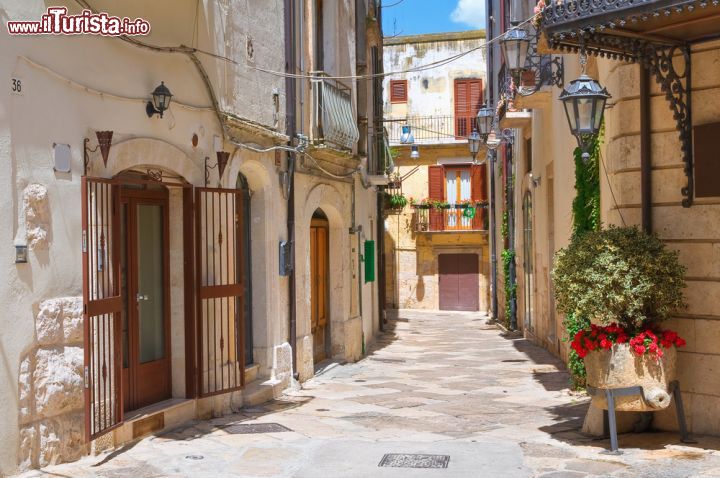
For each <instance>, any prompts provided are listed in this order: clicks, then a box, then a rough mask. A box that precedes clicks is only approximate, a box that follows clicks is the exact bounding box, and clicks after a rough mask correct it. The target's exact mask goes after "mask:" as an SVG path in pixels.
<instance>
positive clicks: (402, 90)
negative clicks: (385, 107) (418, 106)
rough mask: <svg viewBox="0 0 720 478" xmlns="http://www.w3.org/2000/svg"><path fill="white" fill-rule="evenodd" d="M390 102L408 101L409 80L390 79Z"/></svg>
mask: <svg viewBox="0 0 720 478" xmlns="http://www.w3.org/2000/svg"><path fill="white" fill-rule="evenodd" d="M390 103H407V80H391V81H390Z"/></svg>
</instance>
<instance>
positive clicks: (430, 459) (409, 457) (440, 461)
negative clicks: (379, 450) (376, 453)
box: [378, 453, 450, 468]
mask: <svg viewBox="0 0 720 478" xmlns="http://www.w3.org/2000/svg"><path fill="white" fill-rule="evenodd" d="M449 463H450V455H421V454H409V453H388V454H387V455H385V456H383V458H382V460H380V463H378V466H379V467H393V468H447V467H448V464H449Z"/></svg>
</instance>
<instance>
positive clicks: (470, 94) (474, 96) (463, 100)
mask: <svg viewBox="0 0 720 478" xmlns="http://www.w3.org/2000/svg"><path fill="white" fill-rule="evenodd" d="M482 100H483V85H482V80H481V79H479V78H476V79H465V80H455V135H456V136H458V137H465V136H469V135H470V133H472V130H473V128H475V127H477V119H476V118H477V114H478V112H479V111H480V107H481V106H482Z"/></svg>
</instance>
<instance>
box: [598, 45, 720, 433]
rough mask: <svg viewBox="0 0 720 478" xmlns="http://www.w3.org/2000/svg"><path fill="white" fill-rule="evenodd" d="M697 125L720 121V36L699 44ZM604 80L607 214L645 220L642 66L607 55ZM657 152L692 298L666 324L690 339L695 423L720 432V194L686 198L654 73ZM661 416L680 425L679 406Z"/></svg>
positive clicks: (685, 374) (657, 175)
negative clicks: (687, 204)
mask: <svg viewBox="0 0 720 478" xmlns="http://www.w3.org/2000/svg"><path fill="white" fill-rule="evenodd" d="M692 52H693V53H692V80H693V84H692V87H693V98H692V101H693V104H692V108H693V109H692V118H693V125H700V124H705V123H714V122H719V121H720V80H719V79H718V76H717V72H718V69H719V68H720V42H717V41H715V42H709V43H702V44H698V45H695V46H694V47H693V49H692ZM600 74H601V76H600V81H601V82H602V83H603V84H605V85H607V88H608V90H609V91H610V92H611V93H612V95H613V104H612V108H611V109H609V110H608V112H607V113H606V149H605V151H606V162H607V167H608V170H609V171H608V172H609V177H610V185H611V187H612V193H614V195H615V198H616V202H615V201H613V199H612V197H613V196H612V194H611V191H610V189H609V188H608V187H607V186H606V183H605V181H601V183H602V185H603V190H602V201H603V221H604V222H606V223H612V224H622V223H623V222H624V223H626V224H628V225H633V224H635V225H639V224H640V131H639V130H640V116H639V89H638V86H637V85H638V78H639V76H638V75H639V67H638V66H637V65H635V64H622V63H618V62H608V61H604V62H601V63H600ZM650 103H651V106H650V107H651V116H652V118H651V131H652V134H651V152H652V153H651V154H652V195H651V197H652V199H651V201H652V222H653V231H654V232H655V233H657V234H658V235H659V236H660V238H661V239H662V240H663V241H664V242H665V243H666V244H667V246H668V247H669V248H671V249H675V250H677V251H679V253H680V261H681V262H682V263H683V264H684V265H685V266H686V267H687V273H686V277H685V279H686V281H687V288H686V289H685V301H686V302H687V304H688V307H687V309H685V310H681V311H679V312H678V313H677V314H676V315H675V318H673V319H672V320H670V321H669V322H668V323H667V324H665V325H664V326H665V327H668V328H672V329H674V330H676V331H677V332H678V333H679V334H680V335H681V336H682V337H683V338H684V339H685V340H686V341H687V346H686V347H683V348H681V349H679V350H678V378H679V381H680V388H681V391H682V393H683V400H684V405H685V409H686V412H685V413H686V415H687V419H688V425H689V427H690V430H691V431H692V432H694V433H703V434H704V433H707V434H714V435H717V434H720V421H719V420H718V410H720V376H719V375H718V374H717V370H718V368H720V353H718V346H717V343H718V338H720V304H719V303H718V300H717V298H718V295H719V294H720V228H719V227H718V224H720V222H719V221H720V198H703V199H696V200H695V202H694V205H693V206H692V207H691V208H689V209H687V208H683V207H682V204H681V200H682V195H681V193H680V189H681V187H683V186H684V185H685V184H686V178H685V176H684V174H683V163H682V155H681V150H680V142H679V137H678V134H677V131H676V125H675V121H674V120H673V116H672V112H671V111H670V108H669V104H668V102H667V100H666V99H665V95H664V93H662V92H661V91H660V88H659V85H658V84H657V83H656V82H655V81H654V80H651V98H650ZM655 415H656V417H655V421H654V424H655V425H656V426H658V427H660V428H664V429H675V428H676V427H677V424H676V420H675V417H674V412H673V409H672V407H671V408H670V409H669V410H667V411H664V412H662V413H656V414H655Z"/></svg>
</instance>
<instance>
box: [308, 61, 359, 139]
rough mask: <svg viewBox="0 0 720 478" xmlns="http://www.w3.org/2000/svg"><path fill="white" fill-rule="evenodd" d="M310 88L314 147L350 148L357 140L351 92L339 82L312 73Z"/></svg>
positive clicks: (319, 73)
mask: <svg viewBox="0 0 720 478" xmlns="http://www.w3.org/2000/svg"><path fill="white" fill-rule="evenodd" d="M313 76H314V77H315V78H312V79H311V80H310V84H311V87H312V110H311V118H310V121H311V123H312V137H311V140H312V141H313V143H314V144H328V145H330V146H334V147H337V148H339V149H353V147H354V146H355V144H356V143H357V142H358V140H359V139H360V131H359V130H358V126H357V121H356V118H355V114H354V112H353V106H352V90H351V89H350V88H349V87H348V86H345V85H343V84H342V83H340V82H339V81H336V80H332V79H330V78H327V75H326V74H325V73H324V72H314V73H313Z"/></svg>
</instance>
